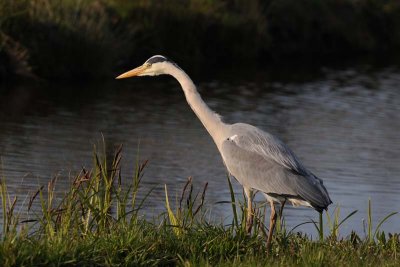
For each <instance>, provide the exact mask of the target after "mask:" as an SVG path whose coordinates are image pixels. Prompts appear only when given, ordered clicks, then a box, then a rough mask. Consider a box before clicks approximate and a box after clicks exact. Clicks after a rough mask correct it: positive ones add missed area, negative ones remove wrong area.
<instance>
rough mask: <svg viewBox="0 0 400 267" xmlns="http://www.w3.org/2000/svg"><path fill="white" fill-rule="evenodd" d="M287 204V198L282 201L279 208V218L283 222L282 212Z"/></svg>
mask: <svg viewBox="0 0 400 267" xmlns="http://www.w3.org/2000/svg"><path fill="white" fill-rule="evenodd" d="M285 204H286V198H285V200H284V201H282V202H281V207H280V208H279V220H280V221H281V222H282V214H283V208H284V207H285Z"/></svg>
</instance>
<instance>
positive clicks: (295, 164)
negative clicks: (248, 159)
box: [229, 125, 309, 175]
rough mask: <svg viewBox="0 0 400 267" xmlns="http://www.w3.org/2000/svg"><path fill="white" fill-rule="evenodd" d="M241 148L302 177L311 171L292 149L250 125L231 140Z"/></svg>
mask: <svg viewBox="0 0 400 267" xmlns="http://www.w3.org/2000/svg"><path fill="white" fill-rule="evenodd" d="M229 140H231V141H233V142H234V143H235V144H236V145H237V146H238V147H239V148H241V149H243V150H246V151H248V152H252V153H256V154H258V155H260V156H261V157H263V158H265V159H267V160H272V161H274V162H276V163H277V164H279V165H281V166H282V167H285V168H287V169H288V170H291V171H293V172H295V173H298V174H300V175H307V174H309V171H308V170H307V169H306V168H305V167H304V166H303V165H302V164H301V163H300V161H299V160H298V159H297V157H296V156H295V154H294V153H293V152H292V151H291V150H290V148H289V147H288V146H287V145H285V144H284V143H283V142H282V141H281V140H279V139H278V138H276V137H275V136H273V135H271V134H269V133H267V132H264V131H262V130H260V129H258V128H256V127H254V126H250V125H249V129H248V130H247V131H246V132H245V133H242V134H238V135H236V136H235V137H234V138H229Z"/></svg>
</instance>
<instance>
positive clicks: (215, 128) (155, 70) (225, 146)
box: [117, 55, 332, 249]
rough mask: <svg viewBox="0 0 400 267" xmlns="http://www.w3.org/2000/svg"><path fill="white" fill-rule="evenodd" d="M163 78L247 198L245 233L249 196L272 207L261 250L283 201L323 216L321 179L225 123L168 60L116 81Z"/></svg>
mask: <svg viewBox="0 0 400 267" xmlns="http://www.w3.org/2000/svg"><path fill="white" fill-rule="evenodd" d="M161 74H168V75H171V76H173V77H174V78H175V79H176V80H177V81H178V82H179V83H180V85H181V87H182V90H183V92H184V94H185V97H186V100H187V102H188V104H189V106H190V107H191V108H192V110H193V111H194V113H195V114H196V115H197V117H198V118H199V119H200V121H201V122H202V124H203V125H204V127H205V128H206V129H207V131H208V133H209V134H210V135H211V137H212V139H213V140H214V142H215V144H216V146H217V148H218V150H219V152H220V154H221V156H222V159H223V162H224V164H225V166H226V168H227V170H228V172H229V173H230V174H231V175H232V176H233V177H235V178H236V180H237V181H238V182H239V183H240V184H241V185H242V186H243V189H244V193H245V196H246V198H247V205H248V206H247V214H246V230H247V232H250V231H251V229H252V224H253V215H252V212H253V207H252V201H253V196H254V194H255V193H256V192H262V193H263V194H264V195H265V197H266V200H267V201H268V202H269V203H270V205H271V215H270V226H269V232H268V237H267V243H266V247H267V249H269V247H270V245H271V240H272V235H273V232H274V228H275V224H276V219H277V214H276V211H275V203H279V204H280V205H281V211H280V212H282V209H283V206H284V204H285V202H286V201H289V202H291V203H292V204H293V205H295V206H298V205H303V206H309V207H312V208H314V209H315V210H317V211H318V212H320V213H322V211H323V210H324V209H327V207H328V206H329V205H330V204H331V203H332V201H331V199H330V197H329V194H328V191H327V190H326V188H325V186H324V185H323V182H322V180H321V179H319V178H318V177H316V176H315V175H314V174H313V173H311V172H310V171H309V170H307V169H306V168H305V167H304V166H303V165H302V164H301V163H300V161H299V160H298V159H297V157H296V156H295V154H294V153H293V152H292V151H291V150H290V149H289V147H288V146H287V145H285V144H284V143H283V142H282V141H281V140H280V139H278V138H277V137H275V136H273V135H271V134H269V133H267V132H264V131H262V130H260V129H259V128H257V127H255V126H252V125H249V124H245V123H235V124H227V123H225V122H223V121H222V120H221V117H220V116H219V115H218V114H216V113H215V112H214V111H212V110H211V109H210V108H209V107H208V106H207V104H206V103H205V102H204V101H203V99H202V98H201V96H200V94H199V93H198V91H197V89H196V86H195V85H194V83H193V81H192V80H191V79H190V77H189V76H188V75H187V74H186V73H185V72H184V71H183V70H182V69H181V68H180V67H179V66H178V65H177V64H176V63H174V62H173V61H171V60H169V59H167V58H166V57H164V56H161V55H156V56H153V57H151V58H149V59H148V60H147V61H146V62H145V63H144V64H143V65H142V66H139V67H137V68H135V69H132V70H130V71H127V72H125V73H123V74H121V75H119V76H118V77H117V79H122V78H128V77H133V76H156V75H161Z"/></svg>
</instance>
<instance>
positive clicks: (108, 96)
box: [0, 67, 400, 235]
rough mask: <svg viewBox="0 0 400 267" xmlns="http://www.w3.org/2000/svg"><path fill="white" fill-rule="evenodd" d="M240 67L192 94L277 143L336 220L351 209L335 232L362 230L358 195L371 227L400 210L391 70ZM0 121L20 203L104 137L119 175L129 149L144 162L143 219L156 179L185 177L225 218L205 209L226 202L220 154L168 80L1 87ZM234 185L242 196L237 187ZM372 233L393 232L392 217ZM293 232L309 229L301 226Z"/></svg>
mask: <svg viewBox="0 0 400 267" xmlns="http://www.w3.org/2000/svg"><path fill="white" fill-rule="evenodd" d="M239 74H240V75H238V73H235V74H232V73H227V74H221V75H219V76H218V78H215V80H210V79H197V80H205V81H204V82H202V83H200V84H199V91H200V93H201V94H202V96H203V98H204V99H205V101H206V102H207V103H208V105H209V106H210V107H211V108H212V109H213V110H216V111H217V112H218V113H219V114H221V115H222V116H223V117H224V120H225V121H226V122H232V123H233V122H247V123H250V124H253V125H257V126H259V127H261V128H262V129H264V130H266V131H269V132H270V133H273V134H275V135H277V136H279V137H280V138H281V139H282V140H284V141H285V142H286V143H287V144H288V145H289V146H290V147H291V148H292V150H294V151H295V153H296V154H297V155H298V157H299V158H300V159H301V161H302V162H303V163H304V164H305V165H306V166H307V167H308V168H309V169H310V170H312V171H313V172H314V173H315V174H316V175H317V176H319V177H320V178H322V179H323V180H324V182H325V185H326V187H327V188H328V191H329V193H330V195H331V198H332V200H333V202H334V204H333V205H332V206H331V207H332V208H331V209H330V212H332V211H333V208H334V206H336V205H340V207H341V214H342V217H345V216H346V215H347V214H349V213H350V212H352V211H353V210H358V213H357V214H356V215H355V216H353V217H352V218H351V219H350V220H349V221H348V222H347V223H346V224H345V225H344V226H343V228H341V232H342V233H343V234H348V233H349V232H350V231H351V230H352V229H354V230H356V231H357V232H359V233H361V234H362V233H363V219H366V218H367V204H368V199H371V201H372V208H373V216H374V217H373V222H374V225H377V223H378V222H379V220H380V219H382V218H384V216H386V215H387V214H389V213H390V212H393V211H400V204H399V202H400V196H399V192H400V134H399V130H400V91H399V89H398V87H399V86H400V70H399V69H397V68H394V67H392V68H389V67H388V68H384V69H379V70H374V69H371V68H361V69H360V68H346V69H342V70H333V69H321V70H320V71H319V72H318V75H314V73H312V74H310V75H307V76H305V77H306V78H302V79H299V78H298V77H296V76H295V75H294V74H291V73H284V75H281V76H279V77H280V78H274V77H275V76H274V75H271V73H255V74H254V73H253V74H251V73H243V72H242V73H240V72H239ZM232 77H233V78H232ZM234 77H242V80H241V79H238V78H234ZM246 77H247V78H246ZM282 77H283V78H282ZM300 77H304V75H300ZM0 123H1V125H2V130H1V131H0V156H1V158H2V165H3V168H2V169H3V170H2V172H3V175H4V176H5V177H6V180H7V184H8V186H9V191H10V192H11V193H12V194H16V195H18V196H19V198H20V199H21V201H20V204H19V207H21V206H22V205H23V201H24V200H25V201H27V199H26V196H27V195H28V193H31V192H34V191H35V190H36V189H37V188H38V185H45V184H47V182H48V181H49V179H50V178H52V177H54V176H55V175H57V176H58V177H59V178H58V183H57V187H56V190H57V191H58V192H62V191H63V190H65V188H66V187H67V185H68V183H69V177H70V176H71V175H70V173H71V174H72V176H73V174H76V173H77V172H79V170H80V169H81V168H82V166H86V167H90V166H91V160H92V157H91V156H92V147H93V144H98V143H99V142H100V140H101V138H102V135H103V136H104V138H105V140H106V143H107V146H108V147H109V148H110V151H111V150H112V148H113V147H115V146H116V145H117V144H121V143H122V144H124V150H123V156H124V158H123V165H122V171H123V174H124V176H125V177H129V176H130V175H132V170H133V169H134V167H133V166H134V164H135V162H136V157H137V154H138V147H140V152H139V154H140V158H141V159H149V165H148V168H147V169H146V172H145V176H144V179H143V184H142V186H143V188H142V192H147V191H148V190H150V189H151V188H153V187H154V188H155V190H154V191H153V193H152V194H151V197H150V199H148V201H147V202H146V205H145V209H144V213H145V215H146V216H152V215H153V214H158V213H160V212H162V211H164V210H165V208H164V205H165V204H164V200H165V198H164V189H163V186H164V184H167V185H168V186H169V191H170V196H175V195H176V194H178V192H180V190H181V188H182V187H183V185H184V183H185V181H186V179H187V177H189V176H192V177H193V179H194V181H195V185H196V187H197V189H198V190H199V191H200V190H201V187H202V186H203V185H204V184H205V183H206V182H209V188H208V191H207V195H206V199H207V204H208V207H209V208H210V210H211V214H212V216H213V218H214V219H215V220H222V221H225V222H229V221H230V219H231V216H232V214H231V208H230V206H229V205H227V204H225V205H223V204H216V203H217V202H219V201H229V200H230V197H229V190H228V186H227V181H226V171H225V169H224V166H223V164H222V161H221V158H220V155H219V154H218V151H217V149H216V147H215V145H214V143H213V141H212V140H211V138H210V137H209V136H208V134H207V132H206V131H205V130H204V129H203V126H202V125H201V124H200V122H199V121H198V120H197V118H196V117H195V115H194V114H193V112H192V111H191V110H190V108H189V107H188V105H187V104H186V102H185V99H184V97H183V93H182V92H181V90H180V88H179V86H178V84H177V83H176V82H175V81H174V80H173V79H171V78H168V77H158V78H142V79H132V80H125V81H112V82H110V83H108V84H94V85H80V86H77V85H62V86H60V85H51V86H48V85H46V86H27V85H16V86H13V87H8V88H4V89H3V91H1V95H0ZM139 144H140V145H139ZM235 190H236V192H237V196H238V197H239V198H241V197H242V194H241V187H240V186H239V185H238V184H237V183H236V184H235ZM257 200H258V201H261V200H262V197H261V196H259V197H257ZM19 209H21V212H22V211H23V210H22V208H19ZM284 214H285V218H286V222H287V227H288V228H289V229H290V228H291V227H293V226H294V225H297V224H298V223H301V222H305V221H309V220H310V219H314V220H317V217H318V216H317V213H316V212H315V211H313V210H312V209H309V208H292V207H290V206H288V208H286V210H285V213H284ZM383 229H384V230H385V231H390V232H394V231H396V232H400V215H396V216H395V217H392V218H391V219H390V220H389V221H388V222H387V223H385V224H384V225H383ZM298 230H301V231H304V232H307V233H310V234H313V235H315V229H314V227H313V226H312V225H304V226H302V227H300V228H298Z"/></svg>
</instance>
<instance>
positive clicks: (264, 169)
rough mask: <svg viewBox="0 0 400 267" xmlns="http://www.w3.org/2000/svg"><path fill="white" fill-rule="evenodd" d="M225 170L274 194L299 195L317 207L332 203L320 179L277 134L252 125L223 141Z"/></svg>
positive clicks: (242, 180) (248, 184)
mask: <svg viewBox="0 0 400 267" xmlns="http://www.w3.org/2000/svg"><path fill="white" fill-rule="evenodd" d="M221 152H222V154H223V158H224V161H225V164H226V165H227V168H228V170H229V171H230V172H231V174H232V175H233V176H235V177H236V179H238V180H239V182H241V183H242V184H244V185H247V186H249V187H252V188H254V189H257V190H260V191H263V192H264V193H271V194H277V195H286V196H292V197H299V198H301V199H304V200H306V201H308V202H309V203H310V204H311V205H312V206H313V207H315V208H317V209H318V210H320V208H321V207H322V208H325V207H326V206H327V205H329V204H330V203H331V201H330V198H329V195H328V193H327V191H326V189H325V187H324V186H323V183H322V180H321V179H319V178H317V177H316V176H315V175H313V174H312V173H311V172H309V171H308V170H307V169H305V167H303V166H302V164H301V163H300V162H299V160H298V159H297V158H296V156H295V155H294V153H293V152H292V151H291V150H290V149H289V148H288V147H287V146H286V145H285V144H284V143H283V142H282V141H280V140H279V139H277V138H276V137H274V136H272V135H270V134H268V133H266V132H263V131H261V130H260V129H258V128H255V127H253V126H250V125H249V126H248V127H247V128H245V130H244V129H243V128H241V129H240V130H239V131H237V134H235V135H233V136H231V137H229V138H228V139H227V140H225V141H224V142H223V143H222V146H221Z"/></svg>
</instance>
